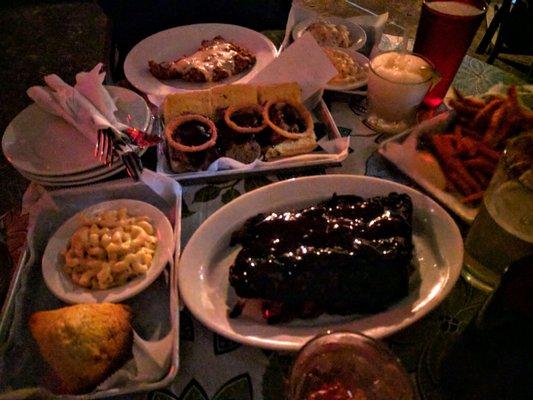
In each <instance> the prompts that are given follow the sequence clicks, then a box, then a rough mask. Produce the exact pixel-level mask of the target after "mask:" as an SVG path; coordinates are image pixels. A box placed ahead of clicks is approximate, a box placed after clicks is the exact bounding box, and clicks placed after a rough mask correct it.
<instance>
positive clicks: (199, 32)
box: [124, 24, 277, 96]
mask: <svg viewBox="0 0 533 400" xmlns="http://www.w3.org/2000/svg"><path fill="white" fill-rule="evenodd" d="M218 35H220V36H222V37H223V38H224V39H227V40H229V41H232V42H235V43H236V44H238V45H240V46H242V47H244V48H246V49H247V50H249V51H251V52H252V53H253V54H254V55H255V57H256V59H257V62H256V64H255V65H254V66H253V67H252V68H251V69H249V70H248V71H245V72H243V73H241V74H238V75H235V76H233V77H230V78H228V79H223V80H222V81H220V82H207V83H206V82H204V83H194V82H185V81H182V80H180V79H170V80H165V81H160V80H159V79H157V78H156V77H154V76H153V75H152V74H151V73H150V71H149V70H148V61H150V60H154V61H157V62H162V61H173V60H176V59H178V58H179V57H182V56H184V55H190V54H193V53H194V52H195V51H196V50H198V48H199V47H200V45H201V42H202V40H211V39H213V38H214V37H215V36H218ZM276 56H277V50H276V46H274V43H272V42H271V41H270V39H268V38H267V37H266V36H264V35H263V34H261V33H259V32H256V31H253V30H251V29H248V28H244V27H242V26H237V25H228V24H194V25H185V26H179V27H177V28H172V29H167V30H165V31H162V32H158V33H156V34H154V35H152V36H149V37H147V38H146V39H144V40H142V41H141V42H139V43H137V44H136V45H135V47H134V48H133V49H131V50H130V52H129V53H128V55H127V56H126V60H125V61H124V74H125V75H126V78H127V79H128V81H129V82H130V83H131V84H132V85H133V86H135V87H136V88H137V89H139V90H141V91H143V92H144V93H148V94H152V95H157V96H166V95H167V94H170V93H174V92H177V91H185V90H200V89H208V88H210V87H213V86H217V85H223V84H228V83H237V82H238V83H246V82H248V81H249V80H250V79H252V78H253V77H254V76H255V75H256V74H257V73H258V72H259V71H260V70H261V69H263V68H264V67H265V66H266V65H268V64H269V63H270V62H271V61H272V60H273V59H274V58H276Z"/></svg>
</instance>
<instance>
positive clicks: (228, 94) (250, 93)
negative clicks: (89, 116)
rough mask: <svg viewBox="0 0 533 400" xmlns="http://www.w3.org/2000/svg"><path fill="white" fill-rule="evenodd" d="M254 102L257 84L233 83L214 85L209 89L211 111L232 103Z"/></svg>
mask: <svg viewBox="0 0 533 400" xmlns="http://www.w3.org/2000/svg"><path fill="white" fill-rule="evenodd" d="M244 103H246V104H250V103H253V104H256V103H257V86H255V85H248V84H235V85H223V86H215V87H214V88H213V89H211V104H212V107H213V112H216V111H217V110H219V109H221V108H226V107H229V106H231V105H234V104H244Z"/></svg>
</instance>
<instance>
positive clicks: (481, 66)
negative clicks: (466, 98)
mask: <svg viewBox="0 0 533 400" xmlns="http://www.w3.org/2000/svg"><path fill="white" fill-rule="evenodd" d="M498 82H503V83H507V84H509V83H516V84H520V83H523V82H522V81H521V80H520V79H519V78H517V77H515V76H513V75H511V74H509V73H507V72H505V71H502V70H501V69H499V68H496V67H494V66H493V65H489V64H487V63H484V62H483V61H481V60H478V59H477V58H473V57H470V56H465V58H464V60H463V62H462V64H461V67H460V68H459V71H458V72H457V75H456V76H455V79H454V80H453V82H452V86H456V87H458V88H460V89H461V92H463V93H464V94H466V95H475V94H481V93H485V92H486V91H487V90H489V89H490V88H491V87H492V86H493V85H494V84H495V83H498Z"/></svg>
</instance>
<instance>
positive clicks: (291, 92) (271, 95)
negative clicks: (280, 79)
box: [257, 82, 302, 104]
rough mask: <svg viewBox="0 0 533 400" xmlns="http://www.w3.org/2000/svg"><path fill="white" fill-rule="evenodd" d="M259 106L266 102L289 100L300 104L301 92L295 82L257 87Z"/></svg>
mask: <svg viewBox="0 0 533 400" xmlns="http://www.w3.org/2000/svg"><path fill="white" fill-rule="evenodd" d="M257 95H258V100H259V104H264V103H266V102H267V101H277V100H291V101H293V102H295V103H301V102H302V90H301V89H300V86H299V85H298V84H297V83H295V82H290V83H276V84H271V85H260V86H258V87H257Z"/></svg>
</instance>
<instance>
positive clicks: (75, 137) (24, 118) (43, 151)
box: [2, 86, 150, 178]
mask: <svg viewBox="0 0 533 400" xmlns="http://www.w3.org/2000/svg"><path fill="white" fill-rule="evenodd" d="M106 89H108V91H109V93H110V94H111V96H112V97H113V98H114V99H116V104H117V108H118V112H117V117H118V119H119V120H121V121H124V122H126V123H128V125H131V126H134V127H136V128H139V129H142V130H146V129H147V128H148V125H149V124H150V110H149V109H148V106H147V105H146V102H145V101H144V99H143V98H142V97H141V96H139V95H138V94H137V93H135V92H133V91H131V90H129V89H125V88H122V87H118V86H106ZM2 150H3V151H4V155H5V156H6V158H7V159H8V161H9V162H10V163H11V164H12V165H13V166H14V167H15V168H16V169H18V170H19V171H23V172H27V173H30V174H32V175H37V176H41V177H42V178H45V177H48V176H64V175H71V174H82V173H85V172H87V171H92V170H95V169H98V170H100V169H102V164H101V163H100V162H99V161H98V160H97V159H96V158H95V157H94V156H93V152H94V143H91V141H90V140H89V139H87V138H86V137H85V135H82V134H81V133H79V132H78V131H77V130H76V128H74V127H72V126H71V125H69V124H67V123H66V122H65V121H63V120H62V119H61V118H59V117H56V116H54V115H51V114H49V113H47V112H45V111H43V110H41V109H40V108H39V107H38V106H37V105H36V104H32V105H30V106H28V107H26V108H25V109H24V110H22V111H21V112H20V113H19V114H18V115H17V116H16V117H15V118H14V119H13V120H12V121H11V123H10V124H9V125H8V127H7V128H6V130H5V132H4V136H3V138H2Z"/></svg>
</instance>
